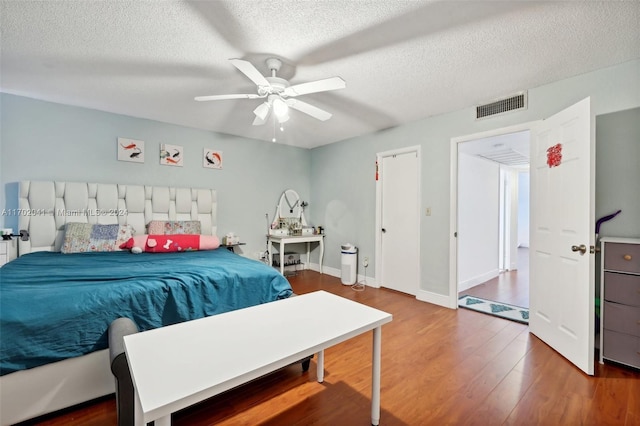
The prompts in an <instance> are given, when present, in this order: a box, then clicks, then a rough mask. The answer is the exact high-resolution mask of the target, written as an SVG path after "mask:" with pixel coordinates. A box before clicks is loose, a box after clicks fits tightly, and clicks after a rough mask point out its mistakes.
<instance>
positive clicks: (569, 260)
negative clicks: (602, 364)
mask: <svg viewBox="0 0 640 426" xmlns="http://www.w3.org/2000/svg"><path fill="white" fill-rule="evenodd" d="M594 148H595V142H594V134H593V130H592V118H591V100H590V99H589V98H587V99H585V100H583V101H580V102H578V103H577V104H575V105H573V106H571V107H569V108H567V109H566V110H564V111H561V112H560V113H558V114H556V115H554V116H552V117H550V118H548V119H547V120H544V121H542V122H541V123H540V125H539V126H536V128H535V129H534V135H533V138H532V144H531V206H532V208H531V222H530V226H531V242H530V244H531V245H530V251H529V252H530V257H531V265H530V280H531V281H530V318H529V330H530V331H531V333H533V334H535V335H536V336H538V337H539V338H540V339H542V340H543V341H544V342H545V343H547V344H548V345H549V346H551V347H552V348H553V349H555V350H556V351H558V352H559V353H560V354H561V355H563V356H564V357H565V358H567V359H568V360H569V361H571V362H572V363H574V364H575V365H576V366H578V367H579V368H580V369H581V370H583V371H584V372H585V373H587V374H589V375H593V368H594V365H593V363H594V309H595V308H594V304H595V290H594V289H595V286H594V279H595V276H594V264H595V263H594V255H593V254H590V251H591V250H590V249H591V247H592V246H593V244H594V240H595V229H594V226H595V223H594V222H595V207H594V198H595V197H594V195H595V178H594V167H593V165H594V152H595V150H594ZM581 247H582V249H581Z"/></svg>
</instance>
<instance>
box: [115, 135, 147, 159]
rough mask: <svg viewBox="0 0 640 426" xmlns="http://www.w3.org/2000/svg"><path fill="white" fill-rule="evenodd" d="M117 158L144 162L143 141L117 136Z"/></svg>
mask: <svg viewBox="0 0 640 426" xmlns="http://www.w3.org/2000/svg"><path fill="white" fill-rule="evenodd" d="M117 150H118V160H119V161H131V162H134V163H144V141H139V140H135V139H127V138H118V141H117Z"/></svg>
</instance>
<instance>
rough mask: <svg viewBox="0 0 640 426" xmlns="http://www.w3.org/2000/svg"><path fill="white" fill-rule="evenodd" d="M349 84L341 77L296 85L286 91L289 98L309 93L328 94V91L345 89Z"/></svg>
mask: <svg viewBox="0 0 640 426" xmlns="http://www.w3.org/2000/svg"><path fill="white" fill-rule="evenodd" d="M345 87H347V84H346V83H345V82H344V80H343V79H341V78H340V77H331V78H325V79H324V80H317V81H311V82H309V83H301V84H295V85H293V86H289V87H287V88H286V89H284V94H285V95H287V96H300V95H306V94H307V93H316V92H326V91H328V90H337V89H344V88H345Z"/></svg>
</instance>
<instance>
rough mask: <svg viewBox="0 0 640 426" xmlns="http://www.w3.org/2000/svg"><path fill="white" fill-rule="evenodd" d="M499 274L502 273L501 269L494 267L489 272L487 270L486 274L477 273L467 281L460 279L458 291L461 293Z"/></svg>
mask: <svg viewBox="0 0 640 426" xmlns="http://www.w3.org/2000/svg"><path fill="white" fill-rule="evenodd" d="M499 274H500V271H499V270H498V269H492V270H490V271H488V272H485V273H484V274H480V275H477V276H475V277H473V278H470V279H468V280H465V281H460V282H459V283H458V293H460V292H461V291H464V290H467V289H469V288H471V287H475V286H477V285H478V284H482V283H484V282H487V281H489V280H491V279H493V278H495V277H497V276H498V275H499Z"/></svg>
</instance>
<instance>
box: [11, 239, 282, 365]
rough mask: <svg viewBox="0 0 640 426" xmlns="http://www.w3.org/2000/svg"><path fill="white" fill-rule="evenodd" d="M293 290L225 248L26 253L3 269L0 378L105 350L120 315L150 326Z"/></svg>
mask: <svg viewBox="0 0 640 426" xmlns="http://www.w3.org/2000/svg"><path fill="white" fill-rule="evenodd" d="M291 294H292V290H291V286H290V285H289V283H288V281H287V280H286V279H285V278H284V277H283V276H282V275H280V274H279V273H278V272H277V271H276V270H274V269H273V268H271V267H268V266H267V265H265V264H263V263H261V262H258V261H255V260H251V259H247V258H244V257H241V256H238V255H236V254H234V253H231V252H230V251H228V250H225V249H223V248H220V249H218V250H212V251H193V252H186V253H142V254H138V255H134V254H131V253H129V252H111V253H83V254H60V253H49V252H39V253H31V254H27V255H24V256H22V257H20V258H18V259H16V260H14V261H12V262H9V263H7V264H6V265H5V266H3V267H2V268H0V339H1V340H0V355H1V357H0V375H4V374H8V373H12V372H14V371H18V370H23V369H26V368H32V367H37V366H40V365H44V364H47V363H51V362H55V361H60V360H63V359H66V358H71V357H76V356H80V355H85V354H87V353H90V352H93V351H96V350H100V349H104V348H107V347H108V336H107V330H108V327H109V324H110V323H111V322H112V321H113V320H115V319H116V318H119V317H129V318H131V319H133V321H135V323H136V324H137V325H138V327H139V328H140V329H141V330H149V329H152V328H157V327H161V326H164V325H169V324H175V323H178V322H182V321H186V320H191V319H196V318H202V317H204V316H209V315H214V314H219V313H222V312H227V311H231V310H234V309H239V308H244V307H248V306H252V305H257V304H260V303H265V302H270V301H273V300H277V299H282V298H286V297H289V296H290V295H291Z"/></svg>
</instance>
